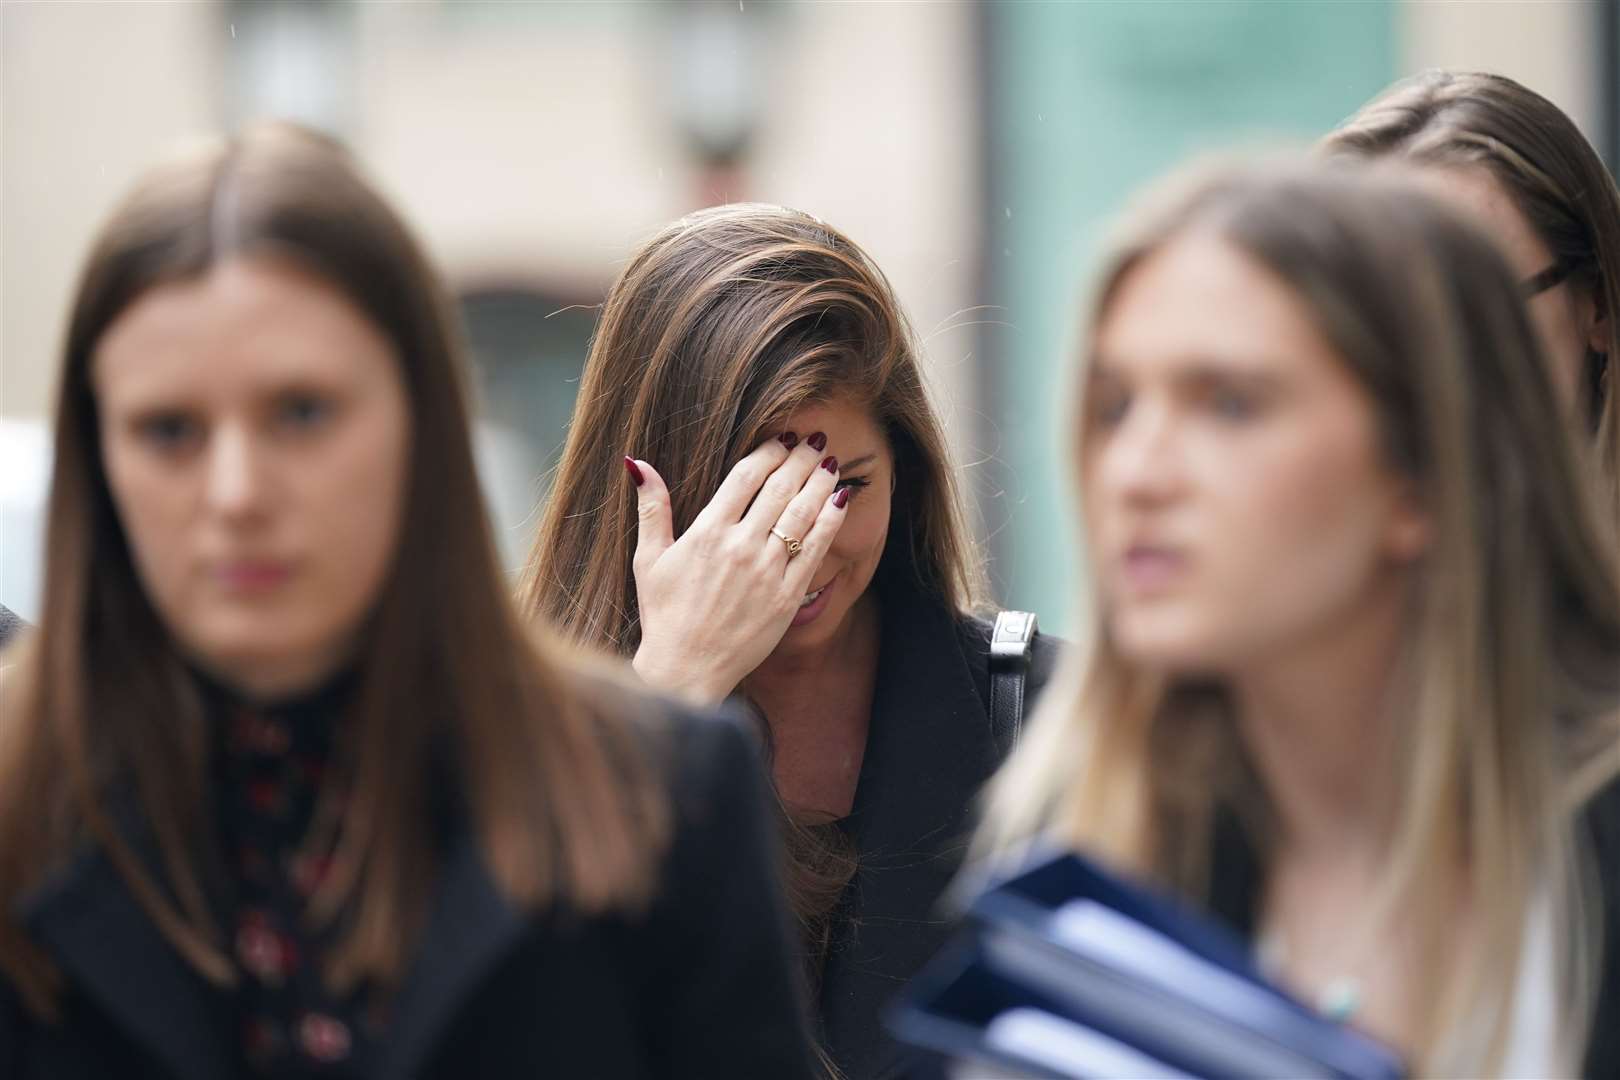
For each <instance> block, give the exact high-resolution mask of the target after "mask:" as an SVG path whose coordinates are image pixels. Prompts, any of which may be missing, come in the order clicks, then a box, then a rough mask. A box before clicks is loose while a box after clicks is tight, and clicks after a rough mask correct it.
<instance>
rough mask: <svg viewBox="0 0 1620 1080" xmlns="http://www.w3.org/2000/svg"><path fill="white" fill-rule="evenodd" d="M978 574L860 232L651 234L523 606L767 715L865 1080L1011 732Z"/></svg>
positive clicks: (890, 303)
mask: <svg viewBox="0 0 1620 1080" xmlns="http://www.w3.org/2000/svg"><path fill="white" fill-rule="evenodd" d="M621 461H622V462H623V464H622V465H621ZM627 471H628V473H629V477H628V479H627V478H626V475H625V474H626V472H627ZM981 577H982V571H981V565H980V561H979V557H978V555H977V553H976V552H975V551H974V549H973V547H972V544H971V542H970V540H969V537H968V534H967V532H966V530H965V528H964V526H963V524H962V517H961V514H960V512H959V509H958V504H957V493H956V481H955V478H954V476H953V474H952V471H951V468H950V466H949V465H948V463H947V460H946V453H945V438H944V435H943V433H942V431H941V428H940V424H939V421H938V419H937V418H936V416H935V414H934V411H933V408H932V407H931V405H930V404H929V402H928V399H927V396H926V394H925V391H924V388H923V382H922V377H921V372H920V370H919V365H918V360H917V355H916V352H915V347H914V345H913V343H912V339H911V336H910V332H909V330H908V328H907V326H906V324H905V320H904V318H903V316H902V315H901V313H900V311H899V309H898V307H897V305H896V302H895V299H894V296H893V294H892V292H891V290H890V287H889V285H888V282H887V281H886V280H885V279H884V277H883V275H882V274H881V272H879V270H878V269H877V268H876V267H875V266H874V265H873V264H872V262H871V260H870V259H868V258H867V257H866V255H864V254H863V253H862V252H861V250H860V249H859V248H857V247H856V246H855V245H854V244H853V243H851V242H850V241H849V240H848V239H847V238H846V237H844V236H843V235H842V234H840V233H839V232H837V231H836V230H835V229H832V228H831V227H829V226H827V225H824V224H822V223H821V222H819V221H817V220H815V219H814V218H811V217H809V216H808V215H805V214H802V213H799V212H796V211H792V210H786V209H783V208H780V207H773V206H728V207H720V208H716V209H711V210H705V211H702V212H700V213H696V214H693V215H691V216H690V217H687V218H684V219H682V220H680V221H678V222H676V223H674V224H673V225H671V226H669V227H668V228H666V229H664V230H663V231H662V232H661V233H659V234H658V235H657V236H655V237H654V238H653V239H652V240H650V241H648V242H647V243H646V244H645V245H644V246H643V247H642V248H641V249H640V250H639V251H638V252H637V254H636V255H635V256H634V258H633V259H632V260H631V262H630V264H629V266H628V267H627V268H626V269H625V271H624V273H623V274H622V275H621V276H620V278H619V280H618V282H617V283H616V284H615V285H614V287H613V289H612V291H611V293H610V294H609V296H608V299H607V301H606V303H605V305H604V306H603V309H602V315H601V320H600V323H599V324H598V327H597V331H596V336H595V339H594V340H593V342H592V346H591V352H590V357H589V359H588V360H587V361H586V365H585V373H584V377H583V379H582V381H581V384H580V392H579V405H578V407H577V410H576V412H575V415H574V419H573V424H572V427H571V428H570V431H569V438H568V444H567V447H566V449H565V451H564V454H563V460H562V464H561V466H560V468H559V471H558V474H557V477H556V483H555V487H554V488H553V491H552V495H551V497H550V500H549V502H548V503H547V505H546V507H545V511H544V516H543V518H542V520H541V524H540V531H539V536H538V539H537V541H536V544H535V549H534V555H533V558H532V561H531V565H530V567H529V571H528V574H527V576H526V579H525V582H524V585H523V591H522V605H523V607H524V608H525V609H526V610H527V611H528V612H530V613H531V614H534V615H536V616H540V617H543V618H545V619H548V620H550V621H552V622H554V623H555V624H557V625H559V626H560V627H561V628H562V631H563V632H564V633H565V634H566V635H567V636H568V637H570V638H571V639H573V640H574V641H577V642H581V643H585V644H589V645H593V646H598V647H604V648H606V649H609V650H611V651H614V652H617V653H619V654H622V655H624V656H626V657H633V660H634V665H635V668H636V670H637V671H638V672H640V674H641V676H642V678H643V679H644V680H645V681H646V682H648V683H649V684H651V685H653V686H655V687H659V688H662V689H664V690H666V691H669V692H672V693H675V694H679V695H682V696H684V697H686V698H687V699H689V700H692V701H695V702H702V703H707V702H716V701H719V700H721V699H722V698H725V697H726V696H728V695H731V694H733V693H736V694H740V695H742V696H744V697H746V698H747V699H748V700H749V701H750V702H751V703H752V704H753V705H754V706H755V707H756V708H757V710H758V711H759V712H760V713H762V714H763V716H764V718H765V721H766V725H767V727H768V733H769V738H770V743H771V746H772V750H773V754H772V766H773V774H774V780H775V784H776V790H777V792H778V793H779V795H780V797H781V800H782V803H783V804H784V806H785V808H786V816H787V820H786V821H784V823H783V825H784V829H785V831H786V836H787V840H788V845H789V860H788V867H787V880H788V885H789V895H790V900H791V901H792V902H793V905H794V908H795V910H796V913H797V914H798V916H799V919H800V923H801V926H802V929H803V932H804V939H805V948H806V959H807V968H808V971H809V974H810V978H811V981H812V983H813V984H815V985H816V986H817V988H818V989H817V1002H816V1004H817V1012H818V1014H819V1018H820V1020H821V1022H822V1029H823V1030H822V1033H823V1035H824V1038H825V1041H826V1046H827V1047H828V1049H829V1051H830V1055H831V1057H832V1060H833V1062H834V1063H836V1065H837V1066H838V1067H840V1068H842V1069H843V1070H845V1071H847V1072H848V1073H849V1074H851V1075H853V1076H858V1077H862V1078H867V1077H874V1076H879V1075H883V1074H884V1073H885V1072H886V1071H888V1070H889V1069H890V1068H891V1067H892V1066H893V1065H894V1064H895V1058H896V1056H897V1055H896V1051H895V1049H894V1047H893V1044H892V1043H890V1042H889V1041H888V1039H887V1037H886V1036H885V1035H884V1034H883V1031H882V1028H881V1012H882V1009H883V1006H884V1005H885V1004H886V1003H887V1001H888V1000H889V999H890V998H891V997H892V996H893V994H894V993H895V992H896V991H897V990H898V988H899V987H900V985H901V984H902V983H903V982H904V980H905V979H906V978H908V977H909V976H910V975H911V974H912V973H913V972H914V971H915V970H916V969H917V968H918V967H920V966H921V964H922V963H923V961H924V960H926V959H927V958H928V957H929V956H930V955H931V954H932V953H933V952H934V950H935V949H937V948H938V947H939V945H940V944H941V943H942V942H943V940H944V937H945V933H946V929H947V928H946V926H945V923H944V921H943V920H941V919H940V918H939V916H938V913H937V912H936V911H935V901H936V900H937V898H938V896H939V894H940V892H941V890H942V889H943V888H944V887H945V885H946V884H947V883H948V882H949V880H950V878H951V876H952V874H953V873H954V871H955V870H956V868H957V866H958V863H959V858H960V849H961V846H962V844H961V840H962V837H963V833H964V830H965V828H966V826H967V814H968V810H969V806H970V804H971V801H972V799H973V797H974V795H975V793H976V792H977V791H978V789H979V787H980V785H981V784H982V782H983V781H984V780H985V779H986V778H988V777H989V775H990V774H991V773H992V772H993V771H994V769H995V767H996V765H997V763H998V762H999V760H1000V758H1001V756H1002V753H1003V750H1004V746H1003V745H1002V744H1001V743H998V740H997V738H996V737H995V734H994V733H993V732H992V728H991V724H990V720H989V716H988V713H987V710H988V706H987V699H988V693H989V691H988V686H989V682H990V675H989V630H990V627H989V624H988V623H987V622H985V621H984V620H981V619H976V618H974V617H972V615H971V614H970V613H971V612H972V611H973V610H974V609H975V607H976V605H977V604H978V603H979V601H980V598H981V596H982V587H981ZM1036 644H1037V646H1038V648H1037V653H1036V657H1035V664H1034V669H1033V671H1032V672H1031V675H1030V692H1031V693H1033V692H1034V690H1035V689H1037V688H1038V687H1039V685H1040V683H1041V681H1042V678H1043V672H1044V670H1045V668H1046V666H1047V664H1048V663H1049V655H1048V648H1049V646H1048V644H1047V643H1046V642H1045V641H1044V640H1043V639H1039V638H1038V639H1037V641H1036Z"/></svg>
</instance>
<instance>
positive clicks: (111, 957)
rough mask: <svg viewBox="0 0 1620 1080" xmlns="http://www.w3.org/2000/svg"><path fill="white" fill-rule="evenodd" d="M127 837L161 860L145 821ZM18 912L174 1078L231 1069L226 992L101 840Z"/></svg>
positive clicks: (205, 1077) (80, 985)
mask: <svg viewBox="0 0 1620 1080" xmlns="http://www.w3.org/2000/svg"><path fill="white" fill-rule="evenodd" d="M123 817H124V818H125V819H128V818H129V817H130V815H128V814H125V815H123ZM123 835H124V836H125V837H126V840H127V842H128V843H130V845H131V847H132V848H133V849H134V850H135V853H136V855H137V857H139V858H141V859H142V860H143V862H144V863H145V865H147V866H155V865H157V860H156V859H155V857H154V852H153V851H152V848H153V847H154V843H153V840H152V838H151V836H150V833H149V832H148V831H147V830H146V829H144V828H142V827H140V826H138V825H132V827H130V828H127V829H125V830H124V833H123ZM17 914H18V916H19V918H20V921H21V922H22V924H23V925H24V926H25V927H27V928H28V932H29V934H30V935H31V936H32V937H33V938H34V940H35V941H37V942H38V943H39V944H40V945H41V946H42V947H43V948H44V949H46V950H47V951H48V952H49V953H50V954H51V956H52V957H53V958H54V959H55V960H56V962H57V963H58V964H59V965H60V966H61V968H62V971H63V974H64V975H65V976H66V977H67V980H68V982H69V984H70V986H71V987H72V988H73V989H74V990H76V991H77V992H79V993H81V994H83V996H84V997H85V998H86V999H88V1000H89V1001H90V1002H92V1003H93V1004H94V1005H95V1006H96V1007H97V1008H99V1009H100V1010H101V1011H103V1012H105V1013H106V1015H107V1016H108V1017H109V1018H110V1019H111V1020H112V1022H113V1023H114V1024H116V1025H117V1026H118V1027H119V1028H121V1029H122V1030H123V1031H124V1032H125V1033H126V1034H127V1035H128V1036H129V1038H130V1039H131V1040H132V1041H133V1042H134V1043H135V1044H136V1045H138V1046H140V1047H141V1048H142V1049H143V1050H145V1051H146V1052H148V1053H149V1054H151V1056H152V1057H153V1059H154V1060H156V1061H159V1062H161V1063H162V1064H163V1066H164V1067H165V1068H166V1069H167V1070H168V1071H170V1072H171V1073H173V1074H174V1075H175V1076H176V1077H177V1078H180V1080H217V1078H219V1077H222V1076H229V1075H231V1074H232V1073H233V1072H234V1069H233V1066H232V1063H233V1062H234V1061H235V1047H234V1046H233V1045H232V1043H231V1042H230V1041H229V1040H230V1038H231V1036H232V1033H234V1032H235V1030H236V1026H235V1024H234V1023H232V1020H231V1011H230V1010H231V1006H230V999H229V996H228V992H226V991H223V990H221V989H220V988H218V987H215V986H212V985H210V984H209V983H208V982H206V981H205V980H204V979H203V977H202V976H201V975H199V974H198V973H197V972H196V971H195V970H193V969H192V968H191V967H190V965H188V964H187V963H186V962H185V960H184V959H182V958H181V956H180V954H179V953H178V952H176V951H175V949H174V947H173V946H172V945H170V944H169V942H168V941H167V940H166V939H165V938H164V937H163V936H162V935H161V934H160V933H158V931H157V928H156V927H155V926H153V925H152V921H151V919H149V918H148V917H147V915H146V912H145V911H144V910H143V909H142V908H141V907H140V905H139V904H137V903H136V902H135V898H134V897H133V896H132V895H131V894H130V892H129V890H128V888H127V887H126V886H125V884H124V879H123V877H122V876H121V875H120V874H119V873H118V871H117V869H116V868H115V867H114V866H113V864H112V861H111V860H110V859H109V858H108V857H107V856H106V854H105V853H103V851H102V850H101V849H100V848H99V847H87V848H86V849H85V850H84V851H82V852H81V853H80V854H79V855H78V856H77V857H76V858H75V859H73V861H71V862H70V863H68V864H67V865H66V866H65V867H64V868H63V869H62V870H60V871H59V872H57V873H56V874H55V875H53V876H52V877H50V878H49V879H47V880H46V881H45V882H44V883H42V884H41V885H40V886H39V887H38V888H37V889H35V890H34V891H33V892H31V893H30V894H28V895H27V896H26V897H24V898H23V900H22V902H21V904H20V905H19V910H18V912H17Z"/></svg>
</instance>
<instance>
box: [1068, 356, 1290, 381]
mask: <svg viewBox="0 0 1620 1080" xmlns="http://www.w3.org/2000/svg"><path fill="white" fill-rule="evenodd" d="M1169 374H1170V378H1171V379H1172V380H1173V381H1175V382H1178V383H1188V382H1194V383H1198V382H1223V381H1227V380H1231V381H1235V382H1241V383H1250V384H1261V385H1266V384H1274V383H1277V382H1280V381H1281V380H1282V378H1283V375H1282V373H1281V372H1279V371H1277V370H1275V369H1273V368H1272V367H1271V366H1269V365H1267V364H1265V362H1264V360H1263V359H1262V358H1261V357H1254V358H1252V359H1251V360H1248V361H1244V360H1236V361H1232V362H1228V363H1215V362H1211V361H1209V360H1206V359H1196V358H1194V359H1189V360H1187V361H1186V362H1185V363H1181V364H1178V365H1176V366H1175V367H1174V368H1173V369H1172V370H1171V371H1170V373H1169ZM1088 377H1089V378H1090V379H1127V378H1128V376H1127V375H1126V373H1125V372H1124V371H1123V370H1122V368H1121V366H1120V365H1118V364H1116V363H1114V362H1113V361H1112V358H1109V357H1098V358H1097V359H1095V360H1093V361H1092V364H1091V372H1090V375H1089V376H1088Z"/></svg>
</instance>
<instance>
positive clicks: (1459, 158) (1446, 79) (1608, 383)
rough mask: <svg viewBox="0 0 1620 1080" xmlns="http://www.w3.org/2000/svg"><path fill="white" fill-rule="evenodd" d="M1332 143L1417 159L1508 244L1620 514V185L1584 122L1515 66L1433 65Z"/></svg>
mask: <svg viewBox="0 0 1620 1080" xmlns="http://www.w3.org/2000/svg"><path fill="white" fill-rule="evenodd" d="M1322 146H1323V149H1324V150H1326V151H1328V152H1329V153H1333V154H1342V155H1347V156H1361V157H1401V158H1405V159H1408V160H1410V161H1412V162H1415V163H1418V164H1420V165H1421V166H1423V168H1422V171H1421V172H1420V173H1419V176H1420V177H1421V178H1423V179H1424V180H1425V181H1426V182H1427V183H1429V185H1430V186H1431V187H1432V189H1433V190H1434V192H1435V193H1436V194H1437V195H1438V196H1440V197H1441V198H1442V199H1443V200H1445V201H1447V202H1449V203H1451V204H1452V205H1454V206H1457V207H1460V208H1462V209H1464V210H1466V211H1468V212H1469V213H1472V214H1474V215H1476V216H1477V217H1478V218H1479V220H1480V221H1481V222H1482V223H1483V225H1484V227H1485V230H1486V232H1488V233H1489V234H1490V235H1491V237H1492V239H1494V240H1495V241H1496V242H1497V243H1498V244H1499V245H1501V247H1502V249H1503V253H1504V254H1505V255H1506V256H1507V259H1508V264H1509V265H1510V266H1511V267H1512V269H1513V272H1514V274H1515V275H1516V276H1517V277H1518V279H1519V289H1520V295H1521V296H1523V297H1524V298H1525V300H1526V302H1527V303H1528V305H1529V308H1530V317H1531V322H1532V323H1533V324H1534V325H1535V328H1536V331H1537V332H1538V334H1539V335H1540V337H1541V343H1542V349H1543V356H1544V357H1545V358H1546V362H1547V368H1548V372H1549V373H1550V375H1551V376H1552V381H1553V388H1554V389H1555V390H1556V391H1557V393H1558V398H1559V403H1560V405H1562V406H1563V409H1564V411H1565V414H1566V415H1567V416H1569V417H1570V418H1571V419H1570V426H1571V428H1572V429H1574V430H1577V431H1580V432H1583V433H1587V432H1589V433H1590V434H1591V436H1592V438H1593V440H1594V442H1593V446H1594V448H1595V450H1596V452H1597V458H1598V466H1599V468H1600V470H1601V473H1602V476H1603V478H1604V486H1605V487H1606V488H1607V489H1608V491H1609V493H1610V494H1611V496H1612V497H1613V499H1614V507H1615V510H1616V513H1617V520H1620V394H1617V393H1616V392H1615V389H1614V387H1615V376H1614V363H1615V360H1614V358H1615V357H1617V356H1620V317H1617V316H1616V315H1615V312H1616V311H1620V188H1617V187H1616V186H1615V182H1614V177H1613V176H1611V175H1610V173H1609V170H1608V168H1607V167H1606V166H1605V165H1604V164H1603V159H1602V158H1601V157H1599V156H1598V153H1597V151H1596V150H1594V149H1593V148H1592V144H1591V143H1589V142H1587V140H1586V138H1585V136H1583V135H1582V134H1581V132H1580V129H1579V128H1577V127H1576V126H1575V122H1574V121H1573V120H1571V119H1570V118H1569V117H1568V116H1566V115H1565V114H1564V113H1563V112H1562V111H1560V110H1559V108H1558V106H1556V105H1554V104H1553V103H1552V102H1550V101H1548V100H1547V99H1546V98H1544V97H1542V96H1541V95H1540V94H1537V93H1536V92H1535V91H1533V90H1530V89H1528V88H1526V87H1524V86H1521V85H1519V84H1518V83H1516V82H1514V81H1513V80H1512V79H1509V78H1506V77H1505V76H1502V75H1491V74H1485V73H1478V72H1453V71H1431V72H1426V73H1424V74H1422V75H1418V76H1415V77H1414V78H1411V79H1408V80H1405V81H1403V82H1400V83H1397V84H1396V85H1394V86H1392V87H1390V88H1389V89H1388V90H1386V91H1385V92H1384V93H1383V94H1381V95H1379V96H1378V97H1377V98H1375V99H1374V100H1372V101H1370V102H1368V103H1367V104H1366V105H1364V106H1363V107H1362V108H1361V110H1360V111H1359V112H1357V113H1356V114H1355V115H1354V116H1352V117H1351V118H1350V119H1349V120H1346V121H1345V122H1344V124H1343V125H1341V126H1340V127H1339V128H1338V129H1337V130H1336V131H1334V132H1333V133H1332V134H1330V135H1329V136H1328V137H1327V138H1326V139H1324V140H1323V143H1322Z"/></svg>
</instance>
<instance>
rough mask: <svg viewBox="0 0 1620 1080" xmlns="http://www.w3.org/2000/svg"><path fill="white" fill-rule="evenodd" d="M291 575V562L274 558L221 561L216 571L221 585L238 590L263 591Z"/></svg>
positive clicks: (216, 576) (216, 577)
mask: <svg viewBox="0 0 1620 1080" xmlns="http://www.w3.org/2000/svg"><path fill="white" fill-rule="evenodd" d="M291 576H292V564H291V563H289V562H283V561H279V560H273V559H235V560H232V561H230V562H224V563H220V564H219V566H218V568H217V569H216V570H215V572H214V577H215V579H216V580H217V581H218V582H219V583H220V584H221V585H223V586H225V588H227V589H230V590H232V591H237V592H263V591H265V590H268V589H273V588H275V587H277V586H278V585H281V584H283V583H284V582H286V580H287V579H288V578H289V577H291Z"/></svg>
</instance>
